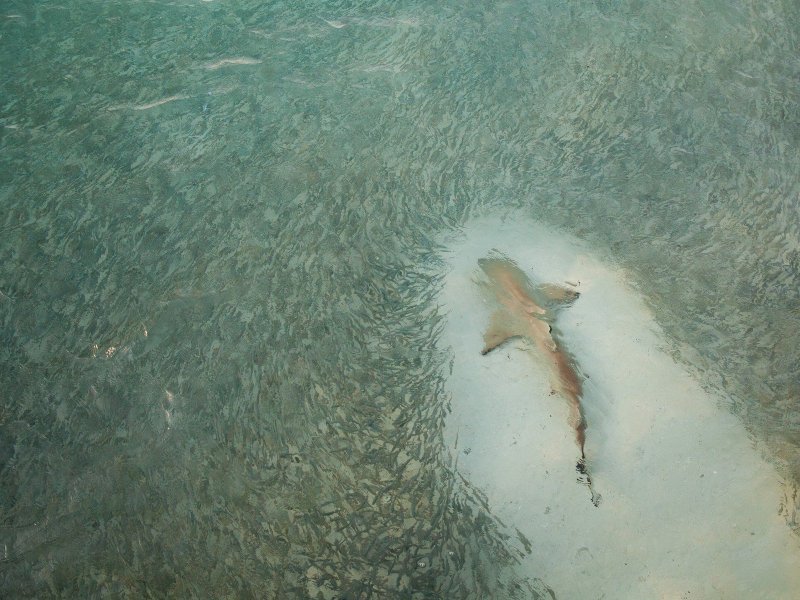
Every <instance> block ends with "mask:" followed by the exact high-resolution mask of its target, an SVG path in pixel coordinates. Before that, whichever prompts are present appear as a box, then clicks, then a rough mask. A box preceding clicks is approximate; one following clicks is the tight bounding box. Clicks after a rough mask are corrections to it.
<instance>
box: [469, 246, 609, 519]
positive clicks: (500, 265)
mask: <svg viewBox="0 0 800 600" xmlns="http://www.w3.org/2000/svg"><path fill="white" fill-rule="evenodd" d="M478 264H479V265H480V267H481V269H482V271H483V273H484V274H485V275H486V280H483V281H481V286H482V287H483V288H484V289H485V290H486V291H487V293H488V294H489V295H491V296H493V297H494V300H496V302H497V304H498V307H497V309H496V310H495V311H494V313H492V315H491V317H490V321H489V326H488V328H487V329H486V332H485V333H484V336H483V340H484V347H483V350H481V354H484V355H485V354H488V353H489V352H491V351H492V350H494V349H495V348H497V347H498V346H501V345H503V344H504V343H505V342H507V341H508V340H510V339H512V338H519V337H522V338H526V339H528V340H530V341H531V342H532V343H533V345H534V347H535V348H536V350H538V354H539V355H540V356H541V357H542V358H543V359H544V361H545V362H546V364H547V365H548V367H549V370H550V373H551V377H552V378H551V384H552V386H553V391H554V392H555V393H558V394H559V395H560V396H562V397H563V398H564V399H565V400H566V401H567V404H568V407H569V425H570V426H571V427H572V429H573V430H574V431H575V441H576V443H577V445H578V448H579V449H580V453H581V457H580V460H579V461H578V464H577V470H578V472H579V473H580V474H581V475H582V476H583V478H584V483H586V484H587V485H588V487H589V489H590V491H591V493H592V502H593V503H594V504H595V505H598V504H599V500H600V497H599V495H597V494H595V492H594V490H593V489H592V481H591V477H590V476H589V473H588V471H587V468H586V450H585V446H586V417H585V416H584V412H583V406H582V404H581V399H582V395H583V387H582V382H581V377H580V376H579V375H578V372H577V370H576V367H575V364H574V361H573V359H572V357H571V356H570V355H569V354H568V353H567V352H566V351H565V350H564V349H563V348H562V347H561V345H560V344H559V342H558V339H557V337H556V336H554V333H553V327H552V323H553V321H554V319H555V309H556V308H557V307H559V306H568V305H569V304H571V303H572V302H574V301H575V300H576V299H577V298H578V295H579V294H578V292H577V291H575V290H573V289H570V288H567V287H562V286H557V285H549V284H545V285H538V286H534V285H533V284H532V283H531V282H530V280H529V279H528V277H527V276H526V275H525V273H523V272H522V270H521V269H520V268H519V267H518V266H517V265H516V264H515V263H514V262H513V261H512V260H510V259H508V258H505V257H503V256H493V257H490V258H484V259H481V260H479V261H478Z"/></svg>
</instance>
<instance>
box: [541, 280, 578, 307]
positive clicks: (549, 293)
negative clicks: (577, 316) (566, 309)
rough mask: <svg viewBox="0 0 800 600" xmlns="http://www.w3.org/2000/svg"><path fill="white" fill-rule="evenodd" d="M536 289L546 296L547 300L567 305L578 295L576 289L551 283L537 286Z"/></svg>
mask: <svg viewBox="0 0 800 600" xmlns="http://www.w3.org/2000/svg"><path fill="white" fill-rule="evenodd" d="M537 291H538V292H540V293H541V294H542V295H543V296H544V297H545V298H547V300H548V301H549V302H552V303H554V304H556V305H561V306H569V305H570V304H572V303H573V302H575V300H576V299H577V298H578V296H580V294H579V293H578V292H577V291H576V290H573V289H571V288H568V287H563V286H560V285H555V284H552V283H545V284H543V285H540V286H538V288H537Z"/></svg>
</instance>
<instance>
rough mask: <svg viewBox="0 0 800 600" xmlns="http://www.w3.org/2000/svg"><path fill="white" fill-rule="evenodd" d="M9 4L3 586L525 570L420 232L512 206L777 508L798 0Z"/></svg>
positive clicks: (145, 585)
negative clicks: (773, 476) (464, 391)
mask: <svg viewBox="0 0 800 600" xmlns="http://www.w3.org/2000/svg"><path fill="white" fill-rule="evenodd" d="M1 12H2V15H1V16H2V18H0V44H2V46H0V48H2V50H0V157H2V158H0V161H2V163H1V164H2V169H0V177H1V178H2V179H1V180H0V200H1V201H2V204H0V206H2V209H0V335H2V344H0V357H1V359H0V395H1V398H2V405H1V406H0V411H1V412H0V427H1V429H0V460H2V471H0V510H2V513H1V514H0V536H1V538H2V539H0V543H2V556H0V560H2V563H0V564H1V565H2V568H0V591H1V592H2V594H0V595H3V596H12V597H41V596H46V595H48V594H49V595H65V596H95V595H100V594H103V593H108V594H111V595H126V594H127V595H131V596H136V597H139V596H143V595H146V594H148V593H149V594H152V595H157V596H158V595H164V594H173V595H196V596H209V595H211V596H220V595H223V594H226V593H227V594H233V595H237V596H243V595H244V596H247V595H253V596H259V597H323V598H334V597H341V598H358V597H413V598H436V597H443V598H452V597H466V596H472V597H480V596H484V597H531V596H537V595H543V596H544V597H547V596H548V595H549V592H548V590H547V588H546V586H547V585H548V580H549V577H548V575H549V574H548V570H547V568H546V567H545V566H543V565H540V568H538V569H537V568H536V565H533V566H531V563H530V561H531V556H532V555H533V553H532V551H531V549H529V548H527V546H526V544H524V543H521V542H520V540H519V539H518V538H517V537H516V535H509V532H508V531H507V529H506V528H505V527H504V524H503V523H501V522H500V521H499V520H498V514H499V513H498V511H497V510H496V507H493V506H492V505H491V503H490V501H489V498H488V497H487V496H486V493H485V491H484V490H481V489H480V487H479V486H475V485H473V483H472V482H471V481H470V480H469V478H468V477H466V476H465V474H464V473H463V472H462V471H461V470H460V469H459V466H458V464H457V463H456V457H455V456H454V455H453V453H452V452H450V450H449V447H448V446H447V444H446V437H445V428H446V425H447V423H448V415H449V413H448V411H449V410H450V409H451V408H453V406H454V404H453V403H454V402H455V398H453V394H452V389H453V388H452V385H453V383H454V381H453V380H452V375H451V365H452V364H453V361H454V356H456V353H457V350H458V349H454V348H451V347H450V346H449V345H448V343H447V338H446V336H445V334H444V332H445V331H446V328H447V326H448V323H449V321H448V319H452V318H453V316H452V314H451V313H449V312H448V308H447V306H446V303H445V301H444V300H443V295H442V294H443V290H444V289H445V283H446V281H447V276H448V273H449V272H450V271H449V266H448V262H447V257H448V256H449V254H448V252H450V251H451V250H452V247H448V244H449V243H450V242H449V240H452V239H454V237H453V236H456V237H457V234H458V232H459V231H460V230H462V229H463V228H464V227H469V226H470V225H469V224H470V223H472V222H473V221H472V219H471V217H474V216H481V215H496V214H504V215H507V214H512V211H518V212H514V213H513V214H521V215H524V218H530V219H532V220H533V221H535V222H536V223H537V224H538V226H544V227H546V228H554V230H555V229H557V230H558V231H561V232H564V233H565V234H570V235H572V236H575V238H577V239H578V240H580V243H582V244H585V245H586V247H587V248H589V249H590V251H591V255H592V257H593V258H597V259H598V260H601V261H602V262H603V264H607V265H611V266H614V267H619V268H621V269H624V270H625V273H627V281H628V283H627V285H629V286H630V287H631V288H632V293H634V294H638V296H639V297H640V298H641V302H642V303H643V304H644V305H646V306H647V309H648V310H649V311H650V314H651V315H652V318H653V319H654V322H655V323H657V325H658V328H659V331H660V332H661V333H662V337H663V348H664V352H665V353H666V354H669V355H670V356H672V357H673V358H674V359H675V361H677V362H676V364H677V365H679V366H680V369H681V370H682V372H685V373H689V374H691V378H692V381H694V382H696V384H697V385H699V386H701V387H702V388H703V389H704V390H705V392H706V393H708V394H713V395H715V396H718V397H720V398H723V399H724V400H723V401H722V404H723V405H724V409H725V411H727V413H729V414H731V415H734V416H735V417H736V420H735V422H736V423H739V424H741V426H742V428H741V430H740V432H739V433H738V434H737V435H740V436H742V437H747V436H751V438H750V439H749V443H751V444H752V445H753V446H754V448H755V452H757V453H762V454H763V455H764V456H765V457H766V459H767V461H768V462H769V464H770V465H772V467H771V468H774V469H775V472H776V473H777V474H778V475H779V476H780V477H782V478H787V484H786V486H785V490H786V495H787V497H786V498H785V501H783V502H776V504H778V506H774V514H778V511H779V509H780V513H781V517H782V519H783V522H784V524H785V527H786V529H787V530H791V529H792V528H794V529H797V527H798V524H797V521H796V513H795V511H796V509H797V506H798V503H800V500H798V498H797V496H796V494H795V496H794V497H793V496H792V494H793V487H792V482H793V481H797V480H798V479H800V406H799V404H798V390H799V389H800V376H798V371H797V368H796V357H797V356H798V353H800V342H798V340H800V291H799V290H800V214H799V213H800V209H798V203H799V202H800V201H799V199H798V194H799V193H800V184H798V177H797V173H798V172H800V164H798V163H799V162H800V158H799V157H800V154H799V153H798V152H797V146H798V140H799V139H800V118H799V117H800V108H799V107H800V103H799V102H798V87H797V81H798V79H799V78H800V60H799V59H798V57H797V52H796V48H797V46H798V42H799V41H800V32H799V31H798V27H799V25H798V23H800V14H799V13H800V8H798V6H797V5H796V4H793V3H791V2H780V1H765V2H761V3H751V2H733V3H731V2H720V1H718V0H714V1H708V2H690V3H686V2H680V3H678V2H664V3H658V5H657V6H655V5H654V6H650V5H649V4H648V3H641V2H637V1H628V2H625V1H622V2H608V1H605V2H601V1H597V2H593V3H584V4H583V5H581V6H572V5H568V4H564V3H559V2H538V1H537V2H535V3H533V4H531V3H522V2H504V3H499V4H494V5H491V6H488V5H485V3H478V2H466V3H465V2H444V3H438V4H436V5H435V6H434V5H431V4H430V3H422V2H419V3H417V2H400V3H398V2H393V3H389V2H369V1H367V2H336V3H330V2H325V3H322V2H317V3H304V4H303V6H302V7H298V6H295V5H294V4H293V3H287V2H271V3H266V4H264V3H256V2H222V1H221V0H217V1H212V2H203V1H199V0H186V1H183V2H181V1H178V2H169V3H168V2H127V1H121V2H111V3H102V4H100V3H87V2H69V1H68V2H65V3H59V4H56V3H52V2H40V3H35V5H32V4H30V3H23V2H9V3H6V4H4V5H3V7H2V11H1ZM519 244H520V245H521V244H522V242H520V243H519ZM576 352H577V350H576ZM455 383H457V382H455ZM737 431H739V430H737ZM742 443H745V444H746V443H748V440H744V441H743V442H742ZM752 485H754V483H753V484H752ZM752 485H751V487H750V488H749V489H752ZM742 489H745V490H746V489H748V487H747V485H745V486H744V488H742ZM653 493H654V494H655V495H656V496H658V495H659V493H660V492H659V490H658V488H657V487H656V489H655V491H654V492H653ZM754 495H755V492H754ZM656 501H657V498H656ZM600 508H601V509H602V507H600ZM540 535H542V540H538V541H545V540H547V539H551V538H552V536H554V535H557V534H553V533H550V532H546V533H544V534H540ZM792 539H794V540H797V538H796V537H795V538H792ZM529 541H530V543H531V544H535V543H537V540H536V539H531V540H529ZM797 543H800V542H797ZM760 558H761V559H762V560H763V561H764V562H769V560H770V557H769V556H768V555H767V556H761V557H760ZM775 564H780V560H779V559H778V558H777V557H776V559H775ZM554 575H556V574H554Z"/></svg>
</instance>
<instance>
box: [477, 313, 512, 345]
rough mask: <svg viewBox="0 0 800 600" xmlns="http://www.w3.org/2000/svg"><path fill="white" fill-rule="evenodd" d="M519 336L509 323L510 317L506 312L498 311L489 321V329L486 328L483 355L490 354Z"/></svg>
mask: <svg viewBox="0 0 800 600" xmlns="http://www.w3.org/2000/svg"><path fill="white" fill-rule="evenodd" d="M519 335H520V333H519V331H515V330H514V329H513V328H512V327H511V326H510V324H509V323H508V315H507V314H506V313H505V312H504V311H497V312H495V313H494V314H493V315H492V317H491V319H490V320H489V327H487V328H486V333H484V334H483V342H484V346H483V350H481V354H489V352H491V351H492V350H494V349H495V348H497V347H498V346H502V345H503V344H504V343H505V342H507V341H508V340H509V339H511V338H513V337H517V336H519Z"/></svg>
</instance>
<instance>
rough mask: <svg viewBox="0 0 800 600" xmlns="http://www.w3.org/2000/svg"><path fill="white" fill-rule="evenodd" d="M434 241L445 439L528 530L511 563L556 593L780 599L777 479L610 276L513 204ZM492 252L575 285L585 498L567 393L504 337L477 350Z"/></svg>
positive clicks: (786, 541) (568, 333)
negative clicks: (557, 391) (443, 322)
mask: <svg viewBox="0 0 800 600" xmlns="http://www.w3.org/2000/svg"><path fill="white" fill-rule="evenodd" d="M447 242H448V246H447V247H448V254H447V257H446V259H447V262H448V265H449V267H450V271H449V274H448V276H447V279H446V282H445V286H444V289H443V292H442V304H443V305H444V306H445V307H446V309H447V311H448V323H447V327H446V330H445V332H444V342H445V343H446V344H448V345H449V346H450V347H451V349H452V353H453V365H452V374H451V375H450V376H449V379H448V387H449V392H450V395H451V411H452V412H451V414H450V416H449V419H448V422H447V425H446V439H447V443H448V447H449V449H450V451H451V452H452V453H453V455H454V456H456V457H457V465H458V469H459V470H460V472H461V473H462V474H463V475H464V476H465V477H466V478H467V479H468V480H469V481H470V482H471V483H472V484H473V485H475V486H477V487H479V488H480V489H482V490H483V491H484V492H485V493H486V494H487V497H488V501H489V505H490V508H491V510H492V511H493V512H494V513H495V515H496V516H497V517H499V518H500V519H501V521H502V522H503V523H504V524H505V525H506V526H507V527H508V528H509V531H510V532H511V533H513V534H514V535H515V536H517V537H519V539H520V540H526V541H529V542H530V546H529V548H530V552H529V553H528V554H527V558H526V559H525V562H524V565H523V568H524V569H525V570H526V571H528V572H529V573H530V575H531V576H540V577H542V578H543V579H544V580H545V581H546V582H547V583H548V585H550V586H551V588H552V589H553V590H554V591H555V593H556V595H557V596H558V597H559V598H603V597H605V598H749V597H762V598H795V597H797V596H796V594H797V590H798V589H800V540H798V539H797V537H796V536H794V535H793V534H792V532H791V530H790V529H789V527H788V526H787V525H786V523H785V520H784V519H783V517H782V516H781V515H780V514H779V506H780V502H781V499H782V497H783V494H784V489H783V486H784V483H783V481H782V479H781V477H780V476H779V474H778V472H777V471H776V469H775V467H774V466H773V465H771V464H769V463H768V462H766V461H765V460H764V459H763V458H762V457H761V455H760V454H759V452H758V450H757V449H756V448H755V447H754V444H753V441H752V439H751V438H750V437H749V435H748V433H747V432H746V430H745V428H744V426H743V425H742V424H741V422H740V421H739V420H738V419H737V418H736V417H735V416H733V415H732V414H730V412H729V411H728V410H726V399H725V398H724V397H721V396H718V395H715V394H713V393H710V392H708V391H707V390H705V389H704V388H703V386H701V384H700V383H699V382H698V381H697V379H696V378H695V377H693V375H692V374H691V373H689V372H688V371H687V369H686V368H685V367H684V366H681V365H679V364H678V363H676V362H675V360H674V359H673V358H672V357H671V356H670V354H669V353H668V352H667V350H666V348H667V344H668V340H667V339H666V338H665V336H664V334H663V333H662V332H661V331H660V328H659V327H658V325H657V324H656V322H655V320H654V318H653V316H652V314H651V312H650V311H649V309H648V308H647V307H646V305H645V303H644V301H643V299H642V298H641V297H640V296H639V295H638V294H637V293H636V292H634V291H633V290H632V288H631V287H630V286H629V285H628V283H627V281H626V277H625V274H624V273H623V272H622V271H621V270H617V269H614V268H612V267H610V266H608V265H604V264H602V263H601V262H600V261H599V260H597V259H596V258H594V257H593V256H592V255H591V254H590V252H589V251H588V250H587V248H586V247H585V246H583V245H582V244H581V243H580V242H579V241H577V240H575V239H573V238H571V237H569V236H567V235H564V234H562V233H559V232H554V231H552V230H550V229H548V228H546V227H544V226H543V225H541V224H538V223H535V222H533V221H531V220H528V219H525V218H522V217H519V216H516V215H509V216H506V217H505V218H499V217H492V218H478V219H474V220H473V221H472V222H470V223H469V224H468V225H467V227H466V228H464V229H463V230H462V231H461V232H459V234H458V235H457V236H454V237H453V239H450V240H448V241H447ZM493 250H496V251H499V252H502V253H504V254H506V255H507V256H508V257H509V258H511V259H513V260H514V261H516V262H517V263H518V264H519V266H520V267H521V268H522V269H523V271H525V272H526V273H527V274H528V275H529V277H531V279H532V280H534V281H537V282H541V283H564V282H571V283H573V284H575V285H577V289H578V290H579V291H580V293H581V296H580V298H579V299H578V301H577V302H576V303H575V304H574V305H573V306H571V307H570V308H567V309H565V310H563V311H561V312H559V314H558V317H557V320H556V324H557V326H558V331H559V332H560V340H561V342H562V343H563V345H564V346H565V347H566V349H567V350H568V351H569V352H570V353H571V354H572V355H573V356H574V357H575V360H576V362H577V365H578V367H579V369H580V371H581V372H582V373H583V374H584V376H585V381H584V406H585V410H586V415H587V418H588V423H589V427H588V430H587V436H586V440H587V441H586V452H587V462H588V465H589V469H590V471H591V474H592V478H593V483H594V487H595V490H596V492H597V493H599V494H601V495H602V502H601V503H600V506H599V507H595V506H594V505H593V504H592V503H591V501H590V494H589V490H588V489H587V487H586V486H585V485H582V484H580V483H579V482H578V481H577V478H578V474H577V473H576V470H575V464H576V460H577V458H578V450H577V447H576V445H575V440H574V434H573V431H572V430H571V428H570V427H569V425H568V424H567V406H566V403H565V401H564V400H563V399H562V398H561V397H560V396H558V395H551V394H550V389H551V388H550V383H549V379H548V377H549V374H548V373H547V372H546V371H545V370H544V367H543V365H541V364H539V363H537V361H536V353H535V351H534V350H533V349H532V348H531V347H530V345H529V344H526V343H525V341H524V340H519V341H512V342H509V343H508V344H506V345H505V346H503V347H501V348H499V349H498V350H497V351H495V352H492V353H490V354H489V355H487V356H481V354H480V350H481V347H482V334H483V331H484V329H485V327H486V324H487V322H488V317H489V312H490V308H491V307H490V306H488V305H487V304H486V303H485V301H484V299H483V297H482V295H481V294H480V292H479V290H478V286H477V285H476V283H475V277H476V274H477V270H478V265H477V261H478V259H479V258H481V257H484V256H486V255H487V254H488V253H489V252H491V251H493ZM517 532H518V533H517ZM518 534H521V535H518ZM521 545H522V546H524V545H525V542H522V541H521Z"/></svg>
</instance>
